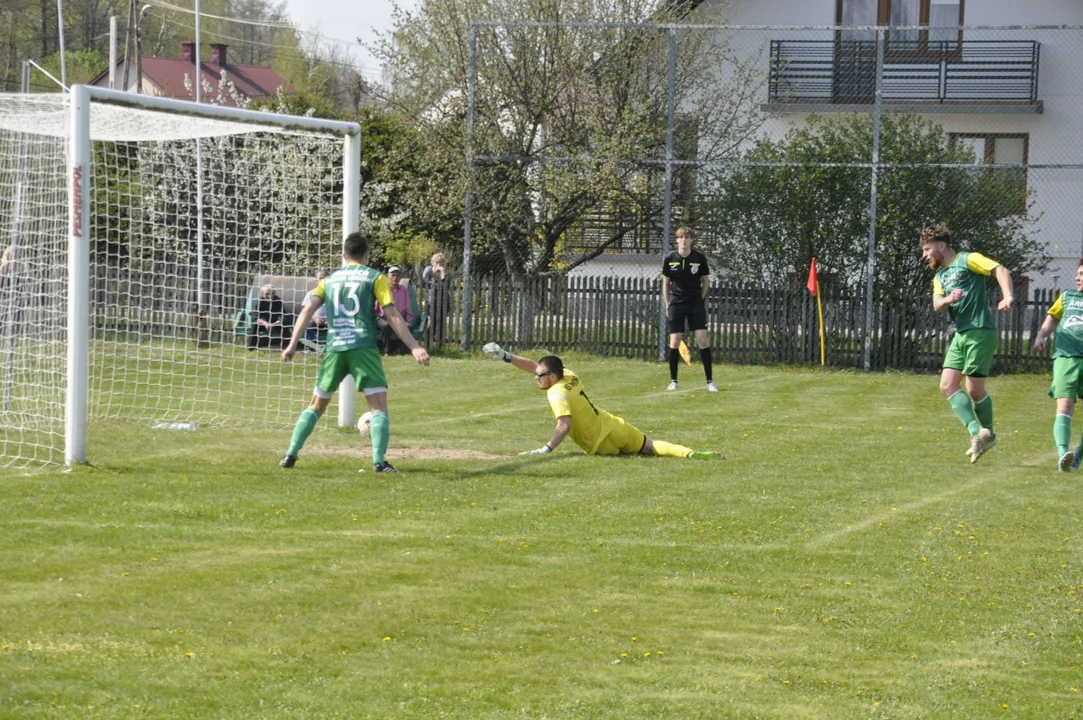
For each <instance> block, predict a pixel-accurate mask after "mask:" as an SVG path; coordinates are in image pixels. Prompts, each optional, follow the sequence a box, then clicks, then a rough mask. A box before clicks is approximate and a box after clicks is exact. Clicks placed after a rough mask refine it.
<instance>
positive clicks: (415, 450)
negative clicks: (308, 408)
mask: <svg viewBox="0 0 1083 720" xmlns="http://www.w3.org/2000/svg"><path fill="white" fill-rule="evenodd" d="M305 454H306V455H324V456H341V457H353V458H359V457H360V458H367V457H368V453H367V450H366V448H364V447H356V446H355V447H313V448H305ZM387 454H388V459H389V460H391V461H392V462H395V461H398V460H507V459H508V456H507V455H492V454H490V453H484V452H480V451H478V450H467V449H463V448H426V447H389V448H388V449H387Z"/></svg>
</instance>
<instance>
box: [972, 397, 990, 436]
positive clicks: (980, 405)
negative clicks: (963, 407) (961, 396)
mask: <svg viewBox="0 0 1083 720" xmlns="http://www.w3.org/2000/svg"><path fill="white" fill-rule="evenodd" d="M974 415H976V416H977V418H978V422H980V423H981V426H982V427H983V428H989V432H992V431H993V396H992V395H988V394H987V395H986V396H985V397H984V398H982V400H981V402H976V403H974Z"/></svg>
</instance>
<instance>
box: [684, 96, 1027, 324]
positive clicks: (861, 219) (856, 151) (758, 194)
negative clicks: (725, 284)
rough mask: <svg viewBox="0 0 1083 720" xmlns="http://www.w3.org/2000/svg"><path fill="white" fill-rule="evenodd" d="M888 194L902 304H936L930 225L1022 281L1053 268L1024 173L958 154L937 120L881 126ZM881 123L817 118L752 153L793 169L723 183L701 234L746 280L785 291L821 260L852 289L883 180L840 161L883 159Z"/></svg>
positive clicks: (882, 201)
mask: <svg viewBox="0 0 1083 720" xmlns="http://www.w3.org/2000/svg"><path fill="white" fill-rule="evenodd" d="M880 143H881V145H880V148H881V155H880V159H881V163H883V164H884V165H885V166H886V167H882V168H881V170H880V173H879V179H878V183H877V186H878V192H877V216H876V239H877V248H876V255H877V263H876V276H875V277H874V278H873V280H874V282H875V283H876V286H877V287H878V288H879V289H880V290H881V291H882V292H883V293H884V294H885V295H887V296H888V297H890V298H891V299H893V300H896V301H905V302H912V303H919V304H920V303H927V302H928V293H929V274H928V272H927V271H926V270H925V269H924V268H923V264H922V261H921V253H920V249H919V238H920V235H921V229H922V228H923V227H924V226H926V225H928V224H930V223H933V222H946V223H948V225H949V226H950V227H951V228H952V230H953V234H954V236H955V238H956V240H957V242H958V245H959V247H960V248H962V249H974V250H979V251H981V252H982V253H983V254H986V255H988V256H990V257H993V258H995V259H997V260H998V261H1000V262H1001V263H1003V264H1004V265H1005V266H1007V267H1008V268H1010V269H1011V270H1012V272H1013V273H1014V274H1016V275H1017V276H1018V275H1024V274H1026V273H1030V272H1039V271H1042V270H1044V269H1045V267H1046V266H1047V264H1048V257H1047V255H1046V253H1045V251H1044V248H1043V245H1042V244H1041V243H1040V242H1038V240H1037V239H1036V238H1035V237H1034V236H1033V235H1032V234H1028V232H1027V230H1028V228H1029V226H1030V225H1031V223H1032V221H1033V220H1034V218H1033V217H1032V216H1031V214H1030V207H1031V204H1030V202H1029V199H1028V195H1027V190H1026V188H1025V185H1024V184H1023V183H1021V182H1020V181H1019V174H1018V173H1016V172H1015V171H1012V170H1007V171H1005V170H1003V169H998V170H990V169H982V168H980V167H979V166H971V167H940V166H939V165H950V164H966V163H972V162H973V157H972V156H970V155H968V154H967V153H966V152H965V151H963V150H962V149H957V148H954V147H953V146H952V143H951V140H950V137H949V136H948V135H947V134H946V133H944V131H943V130H942V129H941V128H940V127H939V126H938V125H935V124H933V123H929V122H924V121H922V120H920V119H918V118H917V117H915V116H912V115H886V116H884V118H883V123H882V127H881V140H880ZM872 146H873V145H872V119H871V117H870V116H869V115H867V114H863V115H847V116H837V117H832V118H830V119H823V118H815V117H814V118H811V119H810V121H809V124H808V126H807V127H803V128H799V129H793V130H791V131H790V132H789V133H787V134H786V136H785V137H783V138H782V139H780V140H769V139H765V140H761V141H759V142H757V143H756V145H755V146H754V147H753V148H752V150H751V151H750V152H748V153H747V154H746V155H745V158H744V159H746V160H748V161H753V162H764V163H781V162H787V163H800V164H799V165H796V166H789V167H762V166H760V167H756V166H749V165H742V166H737V167H734V168H732V169H731V170H729V171H726V172H723V173H721V174H720V175H719V176H718V177H716V178H715V182H716V192H715V193H713V194H711V195H709V196H708V199H707V200H705V201H704V202H703V205H702V207H701V211H702V215H703V217H704V218H706V220H705V221H703V222H701V223H700V228H701V236H705V238H706V244H707V246H708V249H709V250H710V251H711V252H714V253H716V254H717V255H718V256H719V257H721V258H725V261H724V266H725V268H726V270H727V271H728V272H729V273H730V274H731V275H732V276H734V277H736V278H739V279H742V280H750V281H764V282H772V283H777V282H778V281H779V280H780V279H789V278H795V277H796V278H802V279H803V273H805V272H807V269H808V266H809V262H810V260H811V258H813V257H815V258H816V259H817V263H818V264H819V267H820V270H821V274H822V275H823V276H825V277H826V278H828V280H829V282H835V283H837V284H838V285H840V286H856V285H859V284H862V283H864V282H865V281H866V280H867V278H866V273H867V257H868V235H869V214H868V213H869V201H870V192H871V172H870V169H869V168H868V167H846V166H842V167H840V166H836V165H831V164H832V163H838V164H846V163H869V162H871V160H872Z"/></svg>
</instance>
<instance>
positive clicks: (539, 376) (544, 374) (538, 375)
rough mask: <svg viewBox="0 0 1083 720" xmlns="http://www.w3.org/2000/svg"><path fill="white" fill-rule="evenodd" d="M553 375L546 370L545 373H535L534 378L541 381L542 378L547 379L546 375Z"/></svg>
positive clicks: (550, 371)
mask: <svg viewBox="0 0 1083 720" xmlns="http://www.w3.org/2000/svg"><path fill="white" fill-rule="evenodd" d="M552 374H553V371H552V370H546V371H545V372H543V373H540V372H536V373H534V377H536V378H539V379H541V378H543V377H545V376H546V375H552Z"/></svg>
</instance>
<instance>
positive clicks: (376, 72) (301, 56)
mask: <svg viewBox="0 0 1083 720" xmlns="http://www.w3.org/2000/svg"><path fill="white" fill-rule="evenodd" d="M157 17H158V18H159V19H160V20H161V21H162V22H166V23H170V24H172V25H176V26H177V27H180V28H183V29H185V30H191V31H193V32H194V31H195V27H194V26H192V25H188V24H185V23H183V22H181V21H179V20H173V19H172V18H167V17H163V16H161V15H157ZM201 32H202V34H203V35H211V36H213V37H216V38H221V39H223V40H233V41H234V42H239V43H247V44H249V45H256V46H259V47H267V48H271V49H273V50H277V51H279V52H285V53H287V57H290V58H292V59H297V60H313V61H315V62H320V63H323V64H324V65H332V66H335V65H337V66H339V67H343V68H348V69H350V70H355V71H357V72H360V73H361V74H364V75H368V76H370V77H372V78H374V79H377V80H379V79H382V77H383V71H382V69H377V68H374V67H372V66H371V65H365V64H363V63H358V62H355V61H353V60H327V59H321V58H313V57H310V56H309V55H307V54H305V53H304V51H303V50H300V49H298V48H294V47H290V46H287V45H276V44H274V43H268V42H261V41H259V40H248V39H245V38H239V37H234V36H232V35H226V34H225V33H221V32H218V31H216V30H206V29H204V30H201Z"/></svg>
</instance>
